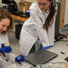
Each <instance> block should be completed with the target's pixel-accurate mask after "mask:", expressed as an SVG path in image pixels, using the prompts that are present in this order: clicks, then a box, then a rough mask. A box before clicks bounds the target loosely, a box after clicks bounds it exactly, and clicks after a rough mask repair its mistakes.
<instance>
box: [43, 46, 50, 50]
mask: <svg viewBox="0 0 68 68" xmlns="http://www.w3.org/2000/svg"><path fill="white" fill-rule="evenodd" d="M49 47H50V46H46V47H44V46H43V47H42V49H48V48H49Z"/></svg>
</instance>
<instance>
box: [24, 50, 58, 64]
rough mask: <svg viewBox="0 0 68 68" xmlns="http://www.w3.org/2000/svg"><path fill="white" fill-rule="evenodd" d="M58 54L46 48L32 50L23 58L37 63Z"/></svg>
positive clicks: (48, 59)
mask: <svg viewBox="0 0 68 68" xmlns="http://www.w3.org/2000/svg"><path fill="white" fill-rule="evenodd" d="M57 56H58V54H56V53H53V52H51V51H48V50H43V49H41V50H39V51H36V52H33V53H31V54H29V55H27V56H26V57H25V60H26V61H27V62H29V63H31V64H33V65H38V64H44V63H46V62H48V61H50V60H52V59H54V58H55V57H57Z"/></svg>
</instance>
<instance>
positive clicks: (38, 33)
mask: <svg viewBox="0 0 68 68" xmlns="http://www.w3.org/2000/svg"><path fill="white" fill-rule="evenodd" d="M29 10H30V18H29V19H28V20H27V21H26V22H25V23H24V24H23V27H22V29H21V34H20V41H19V44H20V50H21V52H22V54H23V55H25V56H27V55H28V54H29V52H30V50H31V48H32V47H33V45H34V44H35V43H36V42H37V41H38V39H39V42H40V43H41V44H42V46H43V47H42V49H48V48H49V47H51V46H53V45H54V31H55V19H56V14H57V4H55V3H54V2H53V1H52V0H37V2H35V3H33V4H32V5H31V6H30V9H29ZM37 46H39V45H37Z"/></svg>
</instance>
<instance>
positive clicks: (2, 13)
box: [0, 9, 14, 34]
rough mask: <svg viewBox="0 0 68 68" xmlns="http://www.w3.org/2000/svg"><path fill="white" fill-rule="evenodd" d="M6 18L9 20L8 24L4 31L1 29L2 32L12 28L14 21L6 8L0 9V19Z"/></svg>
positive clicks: (9, 30) (7, 31)
mask: <svg viewBox="0 0 68 68" xmlns="http://www.w3.org/2000/svg"><path fill="white" fill-rule="evenodd" d="M5 18H8V19H9V20H10V25H9V26H8V27H7V29H6V31H3V32H2V33H4V34H5V33H9V32H11V31H12V30H13V27H14V23H13V18H12V16H11V14H10V13H9V12H8V11H7V10H6V9H0V21H2V19H5Z"/></svg>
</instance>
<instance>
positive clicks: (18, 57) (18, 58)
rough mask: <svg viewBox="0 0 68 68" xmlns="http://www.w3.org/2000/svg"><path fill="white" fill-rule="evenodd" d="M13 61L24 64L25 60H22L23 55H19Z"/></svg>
mask: <svg viewBox="0 0 68 68" xmlns="http://www.w3.org/2000/svg"><path fill="white" fill-rule="evenodd" d="M15 61H17V62H24V61H25V58H24V56H23V55H19V56H17V57H15Z"/></svg>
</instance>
